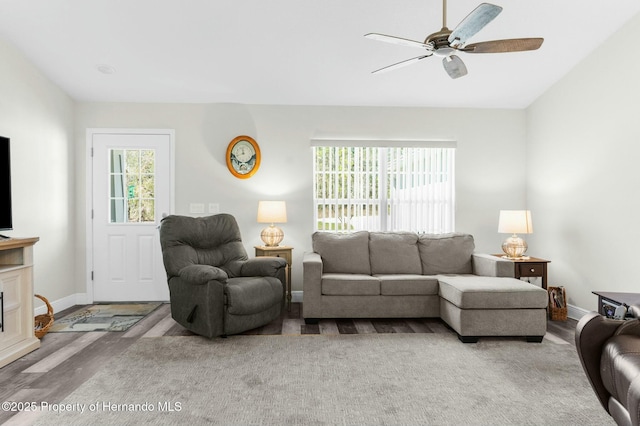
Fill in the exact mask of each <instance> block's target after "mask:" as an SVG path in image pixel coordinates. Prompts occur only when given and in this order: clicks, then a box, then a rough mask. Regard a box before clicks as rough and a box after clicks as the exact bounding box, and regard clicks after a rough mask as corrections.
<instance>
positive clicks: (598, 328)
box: [575, 312, 624, 412]
mask: <svg viewBox="0 0 640 426" xmlns="http://www.w3.org/2000/svg"><path fill="white" fill-rule="evenodd" d="M623 324H624V320H614V319H610V318H606V317H603V316H602V315H600V314H598V313H597V312H590V313H588V314H587V315H585V316H583V317H582V318H581V319H580V321H578V325H577V326H576V333H575V341H576V350H577V352H578V357H579V358H580V362H581V363H582V368H584V371H585V373H586V375H587V378H588V379H589V383H591V387H592V388H593V390H594V391H595V393H596V395H597V396H598V399H599V400H600V403H601V404H602V406H603V407H604V409H605V410H607V412H609V395H610V394H609V392H608V391H607V389H606V388H605V387H604V383H603V382H602V376H601V375H600V359H601V357H602V348H603V346H604V344H605V342H606V341H607V340H608V339H609V338H610V337H612V336H613V335H614V334H615V333H616V331H617V330H618V328H619V327H620V326H621V325H623Z"/></svg>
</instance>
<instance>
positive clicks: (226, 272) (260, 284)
mask: <svg viewBox="0 0 640 426" xmlns="http://www.w3.org/2000/svg"><path fill="white" fill-rule="evenodd" d="M160 243H161V245H162V257H163V260H164V267H165V269H166V271H167V280H168V284H169V291H170V297H171V316H172V317H173V319H174V320H176V321H177V322H178V323H179V324H181V325H183V326H184V327H186V328H187V329H189V330H191V331H192V332H194V333H196V334H200V335H202V336H206V337H209V338H212V337H216V336H226V335H229V334H237V333H241V332H243V331H246V330H251V329H254V328H257V327H260V326H263V325H265V324H268V323H269V322H271V321H273V320H274V319H276V318H277V317H278V316H279V315H280V311H281V309H282V304H283V300H284V298H283V288H284V287H283V285H282V283H283V282H284V280H285V266H286V261H285V260H284V259H281V258H278V257H257V258H253V259H249V258H248V257H247V252H246V250H245V249H244V246H243V245H242V239H241V236H240V230H239V229H238V224H237V223H236V220H235V218H234V217H233V216H231V215H228V214H219V215H215V216H209V217H199V218H193V217H186V216H175V215H172V216H167V217H165V218H164V219H163V220H162V222H161V225H160Z"/></svg>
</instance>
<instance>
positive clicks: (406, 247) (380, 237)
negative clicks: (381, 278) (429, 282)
mask: <svg viewBox="0 0 640 426" xmlns="http://www.w3.org/2000/svg"><path fill="white" fill-rule="evenodd" d="M369 258H370V259H371V273H372V274H418V275H419V274H422V264H421V263H420V253H419V251H418V234H414V233H412V232H370V233H369Z"/></svg>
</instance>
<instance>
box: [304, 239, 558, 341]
mask: <svg viewBox="0 0 640 426" xmlns="http://www.w3.org/2000/svg"><path fill="white" fill-rule="evenodd" d="M312 247H313V251H312V252H306V253H304V256H303V304H302V308H303V317H304V319H305V322H307V323H315V322H317V321H319V320H320V319H323V318H421V317H426V318H442V320H444V322H446V323H447V324H448V325H449V326H450V327H451V328H452V329H453V330H455V332H456V333H457V334H458V338H459V339H460V340H461V341H462V342H465V343H470V342H477V341H478V338H479V337H483V336H523V337H525V338H526V339H527V340H528V341H535V342H541V341H542V339H543V337H544V335H545V333H546V328H547V319H546V318H547V313H546V307H547V292H546V291H545V290H544V289H542V288H540V287H538V286H536V285H533V284H530V283H527V282H524V281H521V280H517V279H515V278H514V277H513V276H514V268H513V265H512V264H511V262H510V261H508V260H506V259H502V258H499V257H496V256H491V255H487V254H479V253H475V252H474V250H475V244H474V240H473V236H471V235H469V234H462V233H451V234H441V235H433V234H416V233H410V232H368V231H359V232H353V233H347V234H338V233H330V232H316V233H314V234H313V236H312Z"/></svg>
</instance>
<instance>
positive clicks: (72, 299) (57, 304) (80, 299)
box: [33, 293, 89, 315]
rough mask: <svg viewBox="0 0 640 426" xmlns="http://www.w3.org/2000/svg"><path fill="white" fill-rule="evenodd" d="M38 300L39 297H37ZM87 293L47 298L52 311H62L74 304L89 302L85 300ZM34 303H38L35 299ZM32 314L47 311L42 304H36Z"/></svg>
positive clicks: (40, 313)
mask: <svg viewBox="0 0 640 426" xmlns="http://www.w3.org/2000/svg"><path fill="white" fill-rule="evenodd" d="M38 300H39V299H38ZM87 300H88V298H87V293H76V294H72V295H70V296H67V297H63V298H62V299H58V300H49V303H50V304H51V307H52V308H53V313H54V314H55V313H56V312H59V311H63V310H65V309H67V308H70V307H72V306H75V305H87V304H88V303H89V302H88V301H87ZM34 303H38V302H37V301H36V302H34ZM33 311H34V315H42V314H46V313H47V306H46V305H44V304H43V305H42V306H38V307H37V308H35V309H34V310H33Z"/></svg>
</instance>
